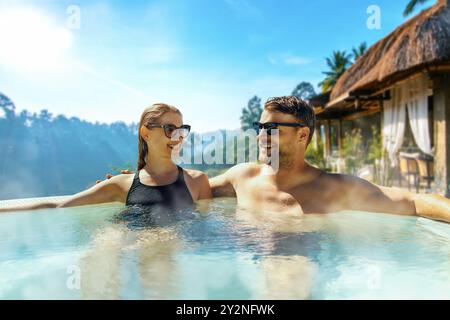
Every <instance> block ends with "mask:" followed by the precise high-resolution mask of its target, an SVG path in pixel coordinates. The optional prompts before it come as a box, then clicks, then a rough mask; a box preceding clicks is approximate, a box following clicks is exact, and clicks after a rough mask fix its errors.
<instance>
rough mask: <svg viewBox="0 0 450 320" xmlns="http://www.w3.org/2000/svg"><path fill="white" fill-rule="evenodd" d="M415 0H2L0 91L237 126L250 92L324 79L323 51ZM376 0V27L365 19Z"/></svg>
mask: <svg viewBox="0 0 450 320" xmlns="http://www.w3.org/2000/svg"><path fill="white" fill-rule="evenodd" d="M407 2H408V1H407V0H398V1H392V0H371V1H365V0H347V1H337V0H328V1H302V0H297V1H294V0H292V1H276V0H273V1H269V0H254V1H253V0H242V1H240V0H177V1H175V0H164V1H118V0H116V1H95V0H94V1H73V0H72V1H65V0H58V1H57V0H53V1H51V0H41V1H22V0H14V1H8V0H6V1H5V0H0V91H1V92H3V93H5V94H6V95H8V96H9V97H10V98H11V99H12V100H13V101H14V102H15V104H16V106H17V108H18V109H19V110H22V109H27V110H29V111H38V110H41V109H44V108H46V109H48V110H49V111H50V112H52V113H53V114H65V115H67V116H77V117H80V118H82V119H86V120H89V121H100V122H107V123H110V122H113V121H118V120H120V121H125V122H128V123H129V122H132V121H134V122H137V121H138V119H139V116H140V113H141V112H142V110H143V109H144V108H145V107H146V106H148V105H151V104H152V103H154V102H166V103H169V104H173V105H176V106H178V107H179V108H180V109H181V110H182V112H183V114H184V120H185V122H186V123H189V124H191V125H192V126H193V129H194V130H195V131H197V132H204V131H210V130H215V129H219V128H227V129H234V128H237V127H239V117H240V113H241V109H242V107H244V106H245V105H246V104H247V101H248V100H249V99H250V98H251V97H252V96H253V95H255V94H256V95H258V96H259V97H261V98H262V100H263V101H264V100H265V99H267V98H268V97H270V96H277V95H285V94H290V93H291V92H292V90H293V88H294V87H295V86H296V85H297V84H298V83H299V82H301V81H309V82H311V83H312V84H313V85H314V86H315V87H316V88H317V83H318V82H319V81H320V80H322V79H323V75H322V71H325V70H326V65H325V57H327V56H329V55H330V54H331V53H332V51H333V50H347V51H350V50H351V48H352V46H357V45H358V44H359V43H361V42H362V41H366V42H367V43H368V44H369V45H371V44H373V43H375V42H376V41H377V40H379V39H381V38H382V37H383V36H385V35H387V34H388V33H389V32H391V31H392V30H394V29H395V27H396V26H398V25H400V24H401V23H403V22H404V21H405V18H403V16H402V12H403V9H404V7H405V5H406V3H407ZM432 3H433V1H431V2H430V3H429V4H428V6H429V5H431V4H432ZM70 5H77V6H78V8H79V9H80V15H79V17H80V20H79V22H80V24H79V29H77V28H75V29H73V28H68V27H67V26H68V25H67V23H68V21H69V22H70V21H72V20H70V19H71V18H73V17H74V15H72V14H71V13H73V11H72V12H69V13H68V11H67V10H68V7H69V6H70ZM370 5H377V6H379V7H380V9H381V29H379V30H370V29H368V28H367V25H366V21H367V19H368V17H369V15H368V14H367V12H366V11H367V8H368V7H369V6H370ZM423 8H425V6H422V7H420V8H419V10H422V9H423ZM416 13H417V11H416ZM5 39H6V40H5ZM317 90H318V89H317Z"/></svg>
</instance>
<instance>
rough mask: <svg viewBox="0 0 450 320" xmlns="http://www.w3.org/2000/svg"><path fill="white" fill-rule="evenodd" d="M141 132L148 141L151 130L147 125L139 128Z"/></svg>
mask: <svg viewBox="0 0 450 320" xmlns="http://www.w3.org/2000/svg"><path fill="white" fill-rule="evenodd" d="M139 134H140V135H141V137H142V139H144V140H145V141H147V140H148V136H149V134H150V131H149V130H148V129H147V128H146V127H144V126H142V127H141V128H140V129H139Z"/></svg>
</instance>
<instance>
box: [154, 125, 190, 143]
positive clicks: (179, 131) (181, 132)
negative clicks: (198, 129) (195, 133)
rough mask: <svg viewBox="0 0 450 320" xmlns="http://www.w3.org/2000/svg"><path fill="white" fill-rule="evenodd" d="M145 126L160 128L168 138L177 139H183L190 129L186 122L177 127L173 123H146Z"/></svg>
mask: <svg viewBox="0 0 450 320" xmlns="http://www.w3.org/2000/svg"><path fill="white" fill-rule="evenodd" d="M146 127H147V128H149V129H151V128H162V129H163V130H164V134H165V135H166V137H167V138H169V139H172V138H174V139H179V138H180V137H181V138H183V139H185V138H186V137H187V136H188V135H189V132H190V131H191V126H190V125H188V124H183V125H182V126H181V127H177V126H176V125H174V124H149V125H146Z"/></svg>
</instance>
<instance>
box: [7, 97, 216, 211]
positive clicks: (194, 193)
mask: <svg viewBox="0 0 450 320" xmlns="http://www.w3.org/2000/svg"><path fill="white" fill-rule="evenodd" d="M189 131H190V126H189V125H185V124H183V117H182V114H181V112H180V111H179V110H178V109H177V108H175V107H173V106H169V105H166V104H163V103H157V104H154V105H152V106H151V107H149V108H147V109H145V110H144V112H143V113H142V116H141V120H140V123H139V134H138V139H139V145H138V149H139V154H138V165H137V169H138V170H137V173H136V174H135V175H130V174H121V175H118V176H115V177H113V178H111V179H108V180H105V181H103V182H101V183H98V184H97V185H95V186H93V187H92V188H90V189H88V190H85V191H82V192H80V193H77V194H75V195H73V196H71V197H70V198H69V199H67V200H64V201H62V202H45V203H39V204H34V205H23V206H18V207H13V208H7V209H0V212H2V211H17V210H33V209H43V208H57V207H73V206H82V205H91V204H100V203H108V202H123V203H125V204H126V205H127V206H144V207H155V206H157V207H160V208H161V207H162V208H167V209H174V210H175V209H179V208H185V207H189V206H191V205H192V204H193V202H194V201H197V200H201V199H207V198H211V197H212V195H211V189H210V185H209V181H208V177H207V176H206V175H205V174H204V173H203V172H201V171H196V170H184V169H182V168H181V167H179V166H177V165H176V164H175V163H174V162H173V160H172V154H173V153H176V152H178V151H179V150H180V146H181V144H182V142H183V139H184V138H186V137H187V135H188V134H189Z"/></svg>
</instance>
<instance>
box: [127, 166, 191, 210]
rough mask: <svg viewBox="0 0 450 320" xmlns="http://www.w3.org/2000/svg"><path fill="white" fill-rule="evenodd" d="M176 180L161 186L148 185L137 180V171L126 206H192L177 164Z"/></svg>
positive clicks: (181, 170)
mask: <svg viewBox="0 0 450 320" xmlns="http://www.w3.org/2000/svg"><path fill="white" fill-rule="evenodd" d="M177 168H178V177H177V180H176V181H175V182H173V183H171V184H167V185H163V186H148V185H145V184H142V183H141V181H140V180H139V171H138V172H136V175H135V176H134V179H133V184H132V185H131V188H130V191H128V195H127V202H126V205H127V206H135V205H138V206H145V207H149V206H151V207H153V206H158V207H165V208H169V209H180V208H185V207H189V206H192V204H193V200H192V196H191V193H190V192H189V189H188V188H187V186H186V182H185V181H184V175H183V169H182V168H181V167H179V166H177Z"/></svg>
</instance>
